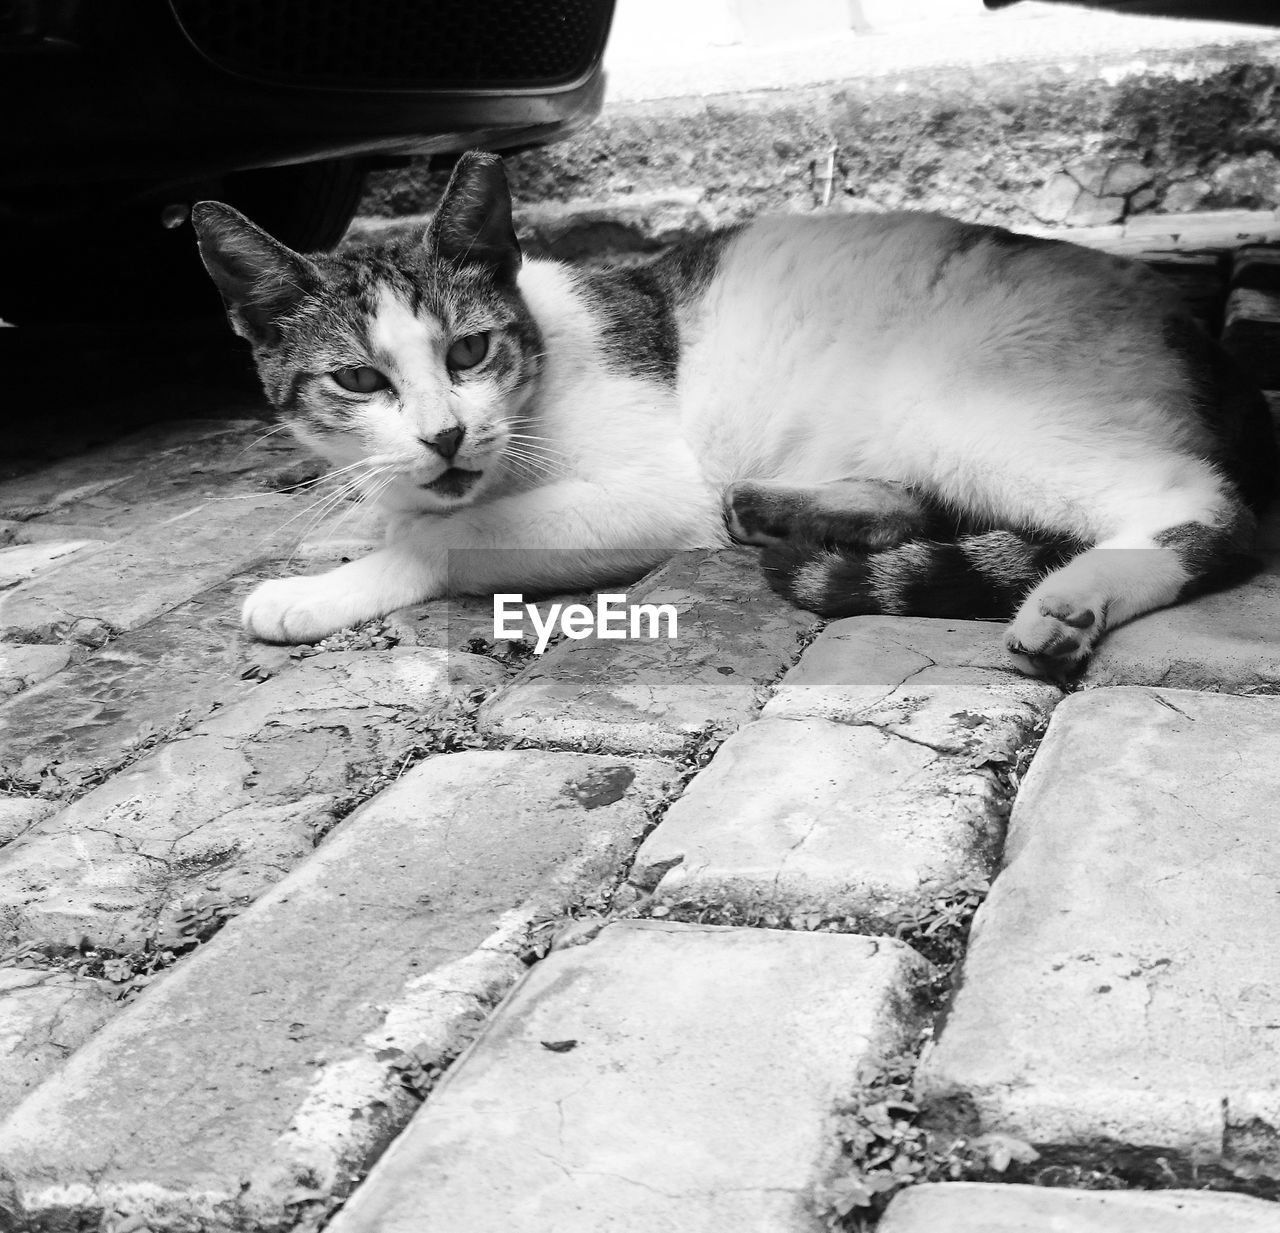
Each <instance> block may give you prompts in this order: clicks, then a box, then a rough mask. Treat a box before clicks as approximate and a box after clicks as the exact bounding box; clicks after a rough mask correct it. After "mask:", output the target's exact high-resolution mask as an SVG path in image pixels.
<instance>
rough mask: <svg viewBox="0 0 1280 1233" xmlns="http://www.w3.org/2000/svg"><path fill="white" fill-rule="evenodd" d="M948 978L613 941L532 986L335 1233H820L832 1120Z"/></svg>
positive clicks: (832, 950)
mask: <svg viewBox="0 0 1280 1233" xmlns="http://www.w3.org/2000/svg"><path fill="white" fill-rule="evenodd" d="M928 973H929V967H928V964H927V963H925V961H924V960H922V959H921V958H920V956H919V955H917V954H915V953H914V952H913V951H911V950H910V949H909V948H908V947H906V946H904V945H902V944H901V943H899V942H897V941H895V940H893V939H887V938H880V939H872V938H862V937H855V936H851V935H848V934H812V933H793V932H784V931H774V930H768V929H717V928H714V927H711V926H690V925H673V924H665V923H664V924H659V923H658V922H624V923H620V924H613V925H609V926H606V928H605V929H604V930H603V931H602V932H601V934H600V935H599V937H598V938H596V939H595V940H594V941H591V942H589V943H587V944H586V945H584V946H576V947H573V948H571V949H568V950H563V951H558V952H556V953H554V954H552V955H551V956H550V957H549V958H547V959H546V960H545V961H544V962H542V963H540V964H539V965H538V966H537V967H536V968H534V969H533V970H532V971H531V972H530V974H529V975H528V976H527V977H526V978H525V979H524V981H523V982H522V983H521V984H520V986H519V987H518V988H517V989H516V990H515V992H514V993H513V994H512V996H511V997H510V998H509V999H508V1000H507V1001H506V1002H505V1003H504V1004H503V1006H502V1007H501V1009H500V1010H499V1012H498V1013H497V1014H496V1015H495V1016H494V1018H493V1019H492V1020H491V1021H490V1022H489V1024H488V1025H487V1026H486V1027H485V1030H484V1031H483V1033H482V1034H481V1035H480V1037H479V1039H478V1040H477V1042H476V1044H475V1046H474V1048H473V1049H472V1051H471V1052H470V1053H468V1054H467V1056H466V1058H465V1059H464V1060H463V1061H462V1062H461V1063H460V1064H459V1066H458V1068H457V1070H456V1071H455V1072H453V1073H451V1074H450V1075H449V1078H448V1080H447V1082H446V1083H445V1084H443V1085H442V1086H441V1087H440V1088H439V1089H438V1090H437V1092H436V1093H435V1094H434V1095H433V1097H432V1099H431V1101H430V1102H429V1103H428V1104H427V1105H426V1106H425V1107H424V1108H423V1110H422V1111H421V1112H420V1113H419V1114H418V1115H417V1117H415V1118H414V1120H413V1122H412V1123H411V1124H410V1126H409V1128H408V1129H407V1130H406V1131H405V1132H404V1133H403V1134H402V1135H401V1136H400V1138H399V1139H398V1140H397V1141H396V1142H395V1143H394V1144H393V1145H392V1147H391V1148H390V1149H389V1150H388V1152H387V1154H386V1155H385V1156H384V1157H383V1158H382V1160H381V1161H380V1162H379V1163H378V1164H377V1166H375V1168H374V1170H373V1171H372V1173H371V1174H370V1175H369V1177H368V1178H367V1179H366V1181H365V1183H364V1184H363V1185H362V1186H361V1188H360V1189H359V1190H358V1191H357V1192H356V1195H355V1196H354V1198H353V1199H352V1200H351V1201H350V1202H348V1204H347V1206H346V1207H345V1208H344V1209H343V1211H342V1212H341V1213H339V1214H338V1216H337V1217H336V1218H335V1219H334V1220H333V1222H332V1223H331V1224H330V1225H329V1229H330V1231H331V1233H374V1231H375V1230H376V1231H377V1233H409V1231H410V1230H412V1231H413V1233H437V1231H438V1233H452V1231H454V1230H459V1229H466V1230H467V1233H535V1231H536V1233H544V1231H545V1230H548V1229H555V1230H557V1233H596V1231H597V1230H600V1229H604V1228H608V1229H610V1230H611V1231H613V1233H631V1231H634V1233H652V1231H653V1230H655V1229H679V1230H681V1233H721V1231H722V1230H724V1229H730V1228H742V1229H746V1228H752V1229H765V1228H768V1229H779V1230H781V1229H795V1230H800V1229H810V1228H812V1227H814V1226H813V1219H814V1217H813V1215H812V1209H811V1206H810V1196H811V1193H812V1189H813V1186H814V1184H815V1182H816V1181H818V1179H819V1177H820V1176H821V1172H822V1170H823V1169H824V1168H825V1166H826V1165H827V1162H828V1160H829V1152H830V1146H829V1140H828V1124H829V1117H830V1113H831V1109H832V1107H833V1105H834V1104H835V1103H836V1101H837V1100H838V1099H840V1098H841V1097H843V1096H845V1095H847V1093H848V1092H849V1091H850V1089H851V1088H852V1087H853V1085H854V1083H855V1081H856V1075H857V1069H858V1066H859V1064H860V1062H861V1061H862V1060H864V1059H867V1058H870V1057H872V1056H877V1055H880V1054H881V1053H882V1052H886V1051H887V1052H893V1051H895V1050H898V1049H901V1048H902V1046H903V1045H904V1044H905V1043H906V1042H907V1041H909V1040H910V1039H911V1038H912V1035H913V1033H914V1032H915V1031H917V1030H918V1028H919V1026H920V1023H921V1021H922V1020H921V1015H920V1008H919V1005H918V1003H917V1002H916V1001H915V1000H914V998H913V996H912V995H913V990H914V989H915V988H916V987H917V986H918V984H919V983H920V982H922V981H923V980H924V979H926V978H927V975H928ZM553 1046H554V1047H553ZM513 1093H516V1094H517V1095H516V1096H515V1097H514V1098H513Z"/></svg>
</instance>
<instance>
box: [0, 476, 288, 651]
mask: <svg viewBox="0 0 1280 1233" xmlns="http://www.w3.org/2000/svg"><path fill="white" fill-rule="evenodd" d="M287 506H288V500H287V498H285V497H279V496H274V495H271V494H266V495H257V496H252V497H247V498H246V499H245V500H244V501H236V502H228V503H226V504H212V503H210V504H207V505H203V506H196V507H195V508H192V509H188V510H186V511H185V512H184V513H183V514H181V515H179V516H178V517H175V518H172V519H169V520H168V521H166V522H162V523H160V524H158V525H152V526H149V527H147V528H144V529H140V530H138V531H136V532H134V533H133V534H131V535H128V536H126V537H124V538H123V539H120V540H117V541H116V542H114V543H111V544H108V545H107V546H106V547H104V548H101V549H98V550H97V551H95V552H94V553H93V554H92V555H91V556H89V557H88V558H87V559H84V560H75V559H72V560H71V561H69V562H67V563H66V564H64V565H62V566H60V567H59V568H56V569H51V570H49V571H47V572H46V573H44V574H42V575H41V577H40V578H39V579H38V580H33V581H32V582H27V583H22V584H19V585H18V586H16V587H13V588H11V589H10V590H8V591H6V592H5V593H4V595H3V596H0V629H2V630H3V631H4V633H5V636H6V637H9V638H12V639H14V640H17V641H23V640H26V641H35V642H54V641H57V640H59V639H62V638H69V639H71V640H73V641H79V640H82V638H83V637H84V634H83V633H82V631H84V630H86V629H87V630H89V631H90V634H91V636H94V637H95V638H96V637H97V636H98V634H97V631H98V630H100V629H102V628H104V627H105V628H106V630H107V631H108V632H116V631H119V630H125V629H132V628H134V627H135V626H138V625H141V624H143V623H144V622H145V621H148V620H150V619H151V618H153V617H156V616H158V615H160V614H161V613H162V612H166V611H168V610H169V609H170V608H173V607H176V606H177V605H178V604H180V603H183V602H184V601H186V600H188V599H190V598H191V597H192V596H193V595H196V594H198V593H199V592H201V591H204V590H206V589H208V588H209V587H212V586H216V585H217V584H218V583H221V582H225V581H226V580H227V579H228V578H230V577H233V576H234V575H236V574H240V573H244V572H245V571H247V570H249V569H252V568H253V567H254V566H255V565H256V564H258V563H259V562H261V561H262V560H264V559H266V558H267V557H268V556H271V555H272V554H273V553H274V552H275V551H276V550H277V549H278V547H279V544H280V542H281V540H280V539H279V537H278V536H279V532H280V530H281V524H282V523H283V522H284V520H285V519H284V511H285V509H286V508H287Z"/></svg>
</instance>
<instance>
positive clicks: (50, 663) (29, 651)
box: [0, 642, 76, 760]
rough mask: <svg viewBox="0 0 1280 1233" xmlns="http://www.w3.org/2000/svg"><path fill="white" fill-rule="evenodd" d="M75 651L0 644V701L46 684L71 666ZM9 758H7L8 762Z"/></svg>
mask: <svg viewBox="0 0 1280 1233" xmlns="http://www.w3.org/2000/svg"><path fill="white" fill-rule="evenodd" d="M75 649H76V648H73V647H70V646H67V645H65V644H63V645H61V646H47V645H46V646H41V645H31V644H23V643H9V642H0V698H8V697H11V696H12V695H13V694H19V693H21V692H22V691H23V690H24V689H30V688H31V686H32V685H38V684H39V683H40V682H41V681H45V680H48V679H49V677H51V676H53V674H54V673H55V672H60V671H62V669H63V668H65V667H66V666H67V664H69V663H70V662H71V659H72V656H73V653H74V651H75ZM8 757H9V755H6V760H8Z"/></svg>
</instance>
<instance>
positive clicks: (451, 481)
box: [419, 467, 484, 500]
mask: <svg viewBox="0 0 1280 1233" xmlns="http://www.w3.org/2000/svg"><path fill="white" fill-rule="evenodd" d="M483 474H484V472H483V471H467V470H464V469H463V468H462V467H450V468H449V469H448V470H447V471H442V472H441V473H440V474H439V475H437V476H436V477H435V479H433V480H431V481H430V482H429V483H426V484H420V485H419V487H420V488H423V489H425V490H426V491H427V492H433V493H435V494H436V496H439V497H450V498H452V499H455V500H456V499H457V498H458V497H465V496H466V495H467V493H468V492H470V491H471V489H472V488H474V487H475V485H476V482H477V481H478V480H479V479H480V477H481V476H482V475H483Z"/></svg>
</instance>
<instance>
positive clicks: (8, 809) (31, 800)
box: [0, 796, 57, 848]
mask: <svg viewBox="0 0 1280 1233" xmlns="http://www.w3.org/2000/svg"><path fill="white" fill-rule="evenodd" d="M56 808H57V806H56V805H55V804H54V803H53V802H52V801H45V800H41V799H40V798H39V797H33V796H0V848H2V847H4V845H5V844H7V843H10V842H11V841H13V840H14V839H16V838H17V837H18V836H19V835H21V834H22V833H23V832H24V831H28V830H30V829H31V828H32V827H33V826H35V824H36V823H37V822H40V821H41V820H42V819H44V818H47V817H48V816H49V815H50V814H51V813H53V811H54V810H55V809H56Z"/></svg>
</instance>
